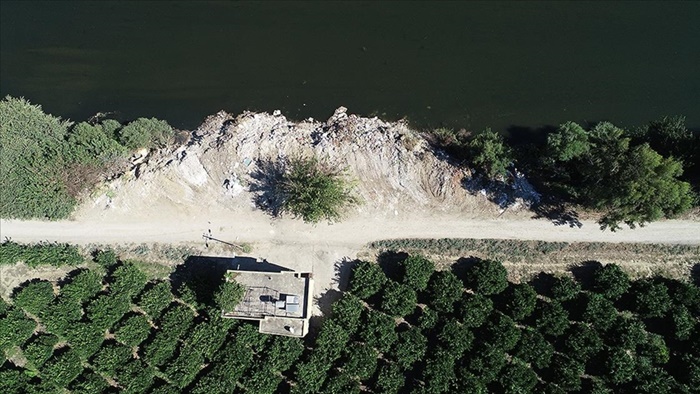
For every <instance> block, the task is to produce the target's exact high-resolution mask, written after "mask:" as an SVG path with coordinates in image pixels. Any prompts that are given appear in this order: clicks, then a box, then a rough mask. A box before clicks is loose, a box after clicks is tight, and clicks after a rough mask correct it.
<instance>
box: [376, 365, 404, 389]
mask: <svg viewBox="0 0 700 394" xmlns="http://www.w3.org/2000/svg"><path fill="white" fill-rule="evenodd" d="M405 382H406V377H405V376H404V374H403V372H401V369H399V367H398V366H396V365H395V364H384V365H382V366H381V367H379V373H378V374H377V388H378V389H379V392H380V393H384V394H396V393H398V392H399V391H400V390H401V388H402V387H403V385H404V383H405Z"/></svg>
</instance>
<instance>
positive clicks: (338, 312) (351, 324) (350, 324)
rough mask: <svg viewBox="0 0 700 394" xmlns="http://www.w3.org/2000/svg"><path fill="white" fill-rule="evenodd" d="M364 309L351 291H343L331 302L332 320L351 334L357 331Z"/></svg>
mask: <svg viewBox="0 0 700 394" xmlns="http://www.w3.org/2000/svg"><path fill="white" fill-rule="evenodd" d="M364 310H365V306H364V305H363V304H362V301H361V300H360V299H359V298H357V296H355V295H353V294H352V293H343V295H342V297H340V299H339V300H338V301H336V302H334V303H333V314H332V316H333V320H335V321H336V322H338V324H340V325H341V326H342V327H343V328H345V329H346V330H347V331H348V332H349V333H351V334H353V333H355V331H357V327H358V326H359V324H360V317H361V316H362V311H364Z"/></svg>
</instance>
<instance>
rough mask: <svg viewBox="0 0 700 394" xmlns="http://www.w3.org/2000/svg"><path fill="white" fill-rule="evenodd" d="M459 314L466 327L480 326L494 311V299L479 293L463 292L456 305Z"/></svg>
mask: <svg viewBox="0 0 700 394" xmlns="http://www.w3.org/2000/svg"><path fill="white" fill-rule="evenodd" d="M455 310H456V312H457V316H458V317H459V319H460V320H461V322H462V324H464V325H465V326H466V327H472V328H474V327H479V326H481V325H482V324H484V322H485V321H486V319H487V318H488V317H489V315H490V314H491V312H492V311H493V301H491V299H490V298H488V297H486V296H484V295H481V294H479V293H475V294H470V293H463V294H462V298H461V299H460V300H459V301H458V302H457V305H456V307H455Z"/></svg>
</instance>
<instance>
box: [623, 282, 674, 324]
mask: <svg viewBox="0 0 700 394" xmlns="http://www.w3.org/2000/svg"><path fill="white" fill-rule="evenodd" d="M631 294H632V307H633V308H634V311H635V312H637V313H639V315H640V316H642V317H660V316H662V315H663V314H664V313H666V311H668V310H669V309H670V308H671V297H670V296H669V295H668V288H667V287H666V285H664V284H663V283H658V282H655V281H653V280H650V279H640V280H638V281H636V282H634V286H632V291H631Z"/></svg>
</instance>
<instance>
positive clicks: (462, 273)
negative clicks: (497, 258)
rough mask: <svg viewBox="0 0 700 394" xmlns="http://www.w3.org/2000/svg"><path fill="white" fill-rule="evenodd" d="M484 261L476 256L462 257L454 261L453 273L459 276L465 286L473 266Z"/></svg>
mask: <svg viewBox="0 0 700 394" xmlns="http://www.w3.org/2000/svg"><path fill="white" fill-rule="evenodd" d="M482 261H483V260H482V259H480V258H478V257H474V256H469V257H460V258H459V259H457V261H455V262H454V264H452V267H451V270H452V273H453V274H455V276H456V277H457V278H459V280H461V281H462V283H464V285H465V286H467V275H468V274H469V271H470V270H471V268H472V267H473V266H475V265H476V264H478V263H480V262H482Z"/></svg>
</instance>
